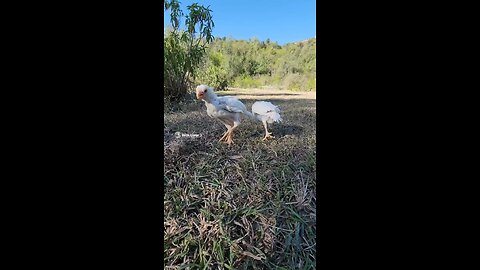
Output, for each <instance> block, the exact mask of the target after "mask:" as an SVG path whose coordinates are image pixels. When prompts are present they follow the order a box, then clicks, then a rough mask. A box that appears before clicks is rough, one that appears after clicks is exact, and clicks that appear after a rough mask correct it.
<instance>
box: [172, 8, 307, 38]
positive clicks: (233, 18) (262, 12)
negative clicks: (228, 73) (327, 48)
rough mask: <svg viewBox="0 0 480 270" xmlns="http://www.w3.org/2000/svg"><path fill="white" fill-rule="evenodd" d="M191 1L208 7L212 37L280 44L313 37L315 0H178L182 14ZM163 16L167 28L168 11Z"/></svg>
mask: <svg viewBox="0 0 480 270" xmlns="http://www.w3.org/2000/svg"><path fill="white" fill-rule="evenodd" d="M192 3H198V4H200V5H203V6H210V9H211V10H212V16H213V22H214V23H215V28H214V29H213V35H214V36H215V37H228V36H230V37H232V38H235V39H249V38H254V37H256V38H258V39H259V40H266V39H267V38H270V40H272V41H276V42H278V44H280V45H283V44H285V43H289V42H295V41H301V40H304V39H307V38H312V37H314V36H316V25H315V20H316V14H315V13H316V11H315V10H316V3H315V0H196V1H194V0H180V6H181V7H182V10H183V11H184V13H187V12H186V8H187V6H188V5H190V4H192ZM164 15H165V17H164V27H166V26H167V25H170V12H169V11H167V12H165V11H164Z"/></svg>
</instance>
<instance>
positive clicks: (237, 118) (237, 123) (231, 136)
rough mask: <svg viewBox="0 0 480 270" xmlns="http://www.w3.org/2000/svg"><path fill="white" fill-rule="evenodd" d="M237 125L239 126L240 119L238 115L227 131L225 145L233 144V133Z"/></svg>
mask: <svg viewBox="0 0 480 270" xmlns="http://www.w3.org/2000/svg"><path fill="white" fill-rule="evenodd" d="M239 125H240V119H239V117H238V115H236V117H235V120H234V121H233V127H232V128H231V129H229V131H228V135H227V143H228V144H229V145H230V144H232V143H233V131H234V130H235V129H237V127H238V126H239Z"/></svg>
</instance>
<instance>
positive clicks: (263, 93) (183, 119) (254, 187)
mask: <svg viewBox="0 0 480 270" xmlns="http://www.w3.org/2000/svg"><path fill="white" fill-rule="evenodd" d="M219 94H220V95H223V94H228V95H237V97H238V98H240V99H241V100H242V101H243V102H244V103H245V105H247V108H248V109H251V105H252V104H253V102H254V101H256V100H267V101H271V102H273V103H274V104H276V105H278V106H279V107H280V108H281V110H282V111H283V119H284V122H283V123H281V124H277V125H274V126H272V127H271V130H270V131H271V132H273V135H274V136H275V137H276V138H275V139H273V140H270V141H267V142H262V141H261V139H262V138H263V136H264V129H263V126H262V124H261V123H260V122H253V121H252V120H249V119H245V120H244V121H243V122H242V124H241V125H240V127H239V129H238V131H237V132H236V134H235V136H234V140H235V144H234V145H232V146H230V147H229V146H227V145H226V144H224V143H218V142H217V140H218V139H219V138H220V137H221V135H222V134H223V132H224V131H225V127H224V126H223V125H222V124H221V123H219V122H218V121H217V120H216V119H212V118H210V117H208V116H207V114H206V109H205V105H204V104H203V102H199V101H196V102H192V103H185V104H182V105H180V106H179V107H178V108H177V110H176V111H169V112H166V113H165V114H164V119H165V135H164V144H165V152H164V156H165V159H164V160H165V164H164V166H165V168H164V170H165V178H164V185H165V187H164V190H165V195H164V209H165V213H164V214H165V215H164V232H165V238H164V245H165V248H164V266H165V268H166V269H315V268H316V260H315V253H316V239H315V238H316V204H315V196H316V176H315V172H316V160H315V154H316V137H315V134H316V127H315V118H316V116H315V114H316V106H315V96H314V95H313V96H312V95H311V93H299V92H286V91H275V90H259V89H256V90H240V89H235V90H234V91H228V93H226V92H219ZM176 132H180V133H183V134H197V135H200V137H193V138H189V137H180V138H177V137H176V136H175V135H174V134H175V133H176Z"/></svg>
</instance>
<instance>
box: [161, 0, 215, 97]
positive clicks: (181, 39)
mask: <svg viewBox="0 0 480 270" xmlns="http://www.w3.org/2000/svg"><path fill="white" fill-rule="evenodd" d="M164 3H165V10H170V11H171V14H170V22H171V23H172V28H170V29H169V30H168V31H167V32H166V33H164V37H165V40H164V42H163V50H164V52H165V58H164V64H165V66H164V71H163V75H164V82H163V91H164V99H168V100H178V99H180V98H184V97H185V96H186V95H187V93H188V89H190V88H191V84H192V81H193V80H194V78H195V76H196V73H197V70H198V67H199V65H200V63H201V62H202V60H203V57H204V56H205V54H206V52H205V48H206V45H207V44H208V43H210V42H211V41H212V40H213V36H212V28H213V26H214V23H213V20H212V16H211V14H210V12H211V10H210V9H208V8H205V7H203V6H200V5H198V4H192V5H190V6H188V7H187V9H188V10H189V14H188V16H187V17H186V19H185V27H186V29H185V30H181V29H180V28H179V26H180V23H179V22H180V19H181V18H182V17H183V12H182V10H181V9H180V3H179V2H178V0H170V1H169V0H167V1H165V2H164Z"/></svg>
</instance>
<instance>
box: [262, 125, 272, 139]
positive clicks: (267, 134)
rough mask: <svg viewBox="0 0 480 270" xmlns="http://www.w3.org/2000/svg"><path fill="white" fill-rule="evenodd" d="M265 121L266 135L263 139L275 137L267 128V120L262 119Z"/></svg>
mask: <svg viewBox="0 0 480 270" xmlns="http://www.w3.org/2000/svg"><path fill="white" fill-rule="evenodd" d="M262 122H263V126H264V127H265V137H264V138H263V139H262V141H265V140H267V139H268V138H274V137H273V136H272V133H271V132H268V129H267V121H262Z"/></svg>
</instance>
